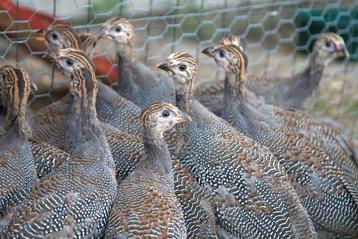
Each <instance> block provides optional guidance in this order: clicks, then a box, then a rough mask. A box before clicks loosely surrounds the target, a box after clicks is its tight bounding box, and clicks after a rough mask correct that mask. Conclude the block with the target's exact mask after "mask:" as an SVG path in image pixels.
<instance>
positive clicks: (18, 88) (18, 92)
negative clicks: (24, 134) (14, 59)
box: [0, 65, 30, 134]
mask: <svg viewBox="0 0 358 239" xmlns="http://www.w3.org/2000/svg"><path fill="white" fill-rule="evenodd" d="M29 79H30V77H29V75H28V74H27V72H26V71H25V70H23V69H22V68H17V67H14V66H9V65H4V66H1V67H0V105H1V106H2V107H3V108H5V109H6V116H5V121H4V125H3V126H2V127H0V134H1V133H4V131H6V130H7V129H8V128H9V127H10V126H11V125H12V124H13V123H14V122H15V120H16V119H17V121H18V123H19V126H20V130H21V131H25V113H26V107H27V101H28V98H29V95H30V80H29ZM1 131H2V132H1Z"/></svg>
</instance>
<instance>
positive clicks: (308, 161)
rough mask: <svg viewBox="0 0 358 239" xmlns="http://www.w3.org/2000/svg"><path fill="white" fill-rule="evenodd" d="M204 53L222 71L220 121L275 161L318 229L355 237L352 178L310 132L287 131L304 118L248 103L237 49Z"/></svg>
mask: <svg viewBox="0 0 358 239" xmlns="http://www.w3.org/2000/svg"><path fill="white" fill-rule="evenodd" d="M203 52H205V54H207V55H209V56H211V57H212V58H213V59H214V60H215V61H216V63H217V64H218V65H219V66H221V67H223V68H224V69H225V71H226V77H225V94H224V105H225V108H224V111H223V114H222V115H223V117H224V118H225V119H226V120H227V121H229V122H231V123H232V124H233V125H234V126H235V127H236V128H237V129H239V130H241V131H243V132H244V133H245V134H246V135H248V136H249V137H251V138H253V139H254V140H256V141H257V142H259V143H261V144H263V145H265V146H267V147H268V148H269V149H270V150H271V151H272V152H273V153H274V154H275V155H276V156H277V158H278V160H279V161H280V163H281V164H282V165H283V166H284V167H285V168H286V170H287V172H288V174H289V176H290V180H291V183H292V185H293V186H294V187H295V189H296V192H297V193H298V194H299V196H300V198H301V202H302V204H303V205H304V206H305V207H306V208H307V211H308V213H309V214H310V217H311V218H312V220H313V221H314V222H315V225H316V227H317V229H319V230H321V229H322V231H324V232H327V231H328V232H332V234H341V236H343V235H347V236H353V237H355V236H357V235H358V234H357V233H358V204H357V202H356V201H355V199H354V194H356V193H354V192H353V191H354V190H357V189H356V188H354V186H352V185H349V182H348V181H349V180H346V179H347V178H352V175H349V173H348V175H347V172H346V171H344V170H342V168H340V167H339V166H337V165H336V162H334V160H337V159H336V158H332V157H329V156H328V155H327V154H326V152H325V151H324V147H322V144H321V143H320V142H319V141H318V140H316V139H315V138H314V137H311V136H310V132H308V131H307V130H306V131H305V130H298V128H296V130H295V128H294V127H292V124H293V125H295V124H297V125H298V122H297V121H295V120H297V119H299V117H301V118H305V119H306V120H307V121H309V118H308V116H304V115H303V114H299V113H298V112H296V116H292V114H293V113H294V111H290V110H284V109H281V108H278V107H275V106H272V105H266V104H264V103H262V102H258V103H257V104H253V103H252V102H248V101H249V100H248V96H249V95H250V94H251V93H250V92H249V91H248V90H247V89H246V85H245V84H246V79H245V73H246V66H247V57H246V55H245V54H244V53H243V52H242V51H241V50H240V49H239V48H238V47H237V46H236V45H222V44H219V45H217V46H215V47H210V48H207V49H205V50H204V51H203ZM286 115H288V117H286ZM311 122H313V120H311ZM302 128H303V127H302ZM342 160H346V159H344V158H343V159H342ZM348 160H349V159H348ZM354 170H357V169H356V168H355V169H354ZM352 190H353V191H352ZM352 192H353V193H352ZM332 236H333V235H332ZM334 236H336V235H334Z"/></svg>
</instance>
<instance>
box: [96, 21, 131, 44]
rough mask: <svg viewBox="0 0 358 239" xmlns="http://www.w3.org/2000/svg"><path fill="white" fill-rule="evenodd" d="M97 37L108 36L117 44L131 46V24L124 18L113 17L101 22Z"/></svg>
mask: <svg viewBox="0 0 358 239" xmlns="http://www.w3.org/2000/svg"><path fill="white" fill-rule="evenodd" d="M98 37H100V38H108V39H111V40H114V41H116V42H117V43H119V44H126V45H131V46H132V44H133V38H134V31H133V26H132V24H131V23H130V22H129V21H128V20H127V19H125V18H121V17H113V18H110V19H108V20H107V21H105V22H104V23H103V25H102V28H101V29H100V31H99V33H98Z"/></svg>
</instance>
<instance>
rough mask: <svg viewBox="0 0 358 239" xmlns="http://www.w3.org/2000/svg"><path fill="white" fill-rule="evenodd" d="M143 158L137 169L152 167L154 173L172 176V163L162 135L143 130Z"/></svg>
mask: <svg viewBox="0 0 358 239" xmlns="http://www.w3.org/2000/svg"><path fill="white" fill-rule="evenodd" d="M143 131H144V133H143V141H144V150H145V158H144V159H143V160H142V161H141V163H140V166H139V167H144V168H147V167H148V166H149V167H154V168H155V171H156V172H157V173H159V174H162V175H167V174H170V175H171V174H172V162H171V158H170V154H169V150H168V147H167V144H166V142H165V140H164V137H163V135H162V134H158V133H156V132H152V131H150V130H148V129H144V130H143Z"/></svg>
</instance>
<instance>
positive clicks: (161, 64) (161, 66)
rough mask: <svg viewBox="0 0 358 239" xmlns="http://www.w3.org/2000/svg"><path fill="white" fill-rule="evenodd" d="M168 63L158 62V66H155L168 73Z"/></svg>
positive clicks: (166, 61)
mask: <svg viewBox="0 0 358 239" xmlns="http://www.w3.org/2000/svg"><path fill="white" fill-rule="evenodd" d="M169 66H170V61H169V60H164V61H162V62H160V63H159V64H158V65H156V67H157V68H159V69H161V70H163V71H170V67H169Z"/></svg>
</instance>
